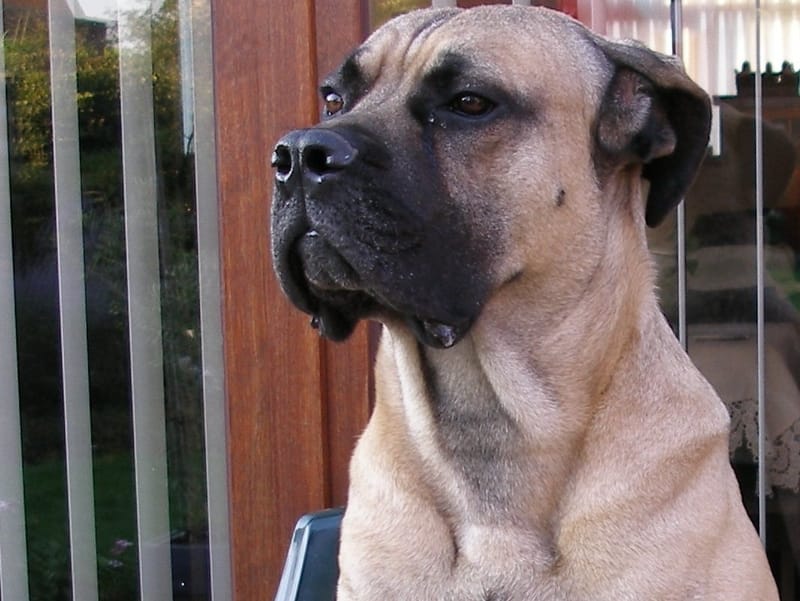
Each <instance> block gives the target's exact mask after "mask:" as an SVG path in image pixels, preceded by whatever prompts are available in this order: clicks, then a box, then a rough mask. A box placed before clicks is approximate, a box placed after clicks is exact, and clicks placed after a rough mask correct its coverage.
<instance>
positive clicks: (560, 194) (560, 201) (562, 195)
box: [556, 188, 567, 207]
mask: <svg viewBox="0 0 800 601" xmlns="http://www.w3.org/2000/svg"><path fill="white" fill-rule="evenodd" d="M566 199H567V193H566V191H565V190H564V189H563V188H561V189H560V190H559V191H558V196H557V197H556V206H557V207H560V206H562V205H563V204H564V201H565V200H566Z"/></svg>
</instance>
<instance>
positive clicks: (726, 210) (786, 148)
mask: <svg viewBox="0 0 800 601" xmlns="http://www.w3.org/2000/svg"><path fill="white" fill-rule="evenodd" d="M592 4H593V7H594V9H595V10H594V11H593V12H595V13H597V14H601V15H602V14H607V15H612V14H613V15H614V16H615V19H616V21H614V20H612V19H611V17H608V18H609V22H608V23H607V26H608V27H607V29H608V33H611V34H618V35H623V36H630V37H637V38H639V39H641V40H643V41H645V42H646V43H649V44H650V45H652V46H654V47H656V48H657V49H659V50H662V51H665V50H669V48H668V47H667V48H664V47H659V44H658V43H657V40H658V36H656V38H652V36H648V35H643V34H642V32H643V31H651V30H652V27H651V25H649V24H648V23H652V20H651V19H650V18H649V17H646V16H645V15H643V14H642V10H643V7H644V6H646V5H645V4H644V3H641V2H634V1H632V2H628V3H625V2H622V3H620V2H613V3H604V2H593V3H592ZM678 4H679V6H680V7H681V17H682V31H681V39H680V41H681V42H682V49H681V50H682V57H683V60H684V63H685V64H686V67H687V70H688V71H689V73H690V74H691V75H692V77H693V78H695V79H696V80H697V81H698V82H699V83H700V84H701V85H702V86H703V87H704V88H705V89H706V90H707V91H708V92H709V93H710V94H711V95H712V97H713V102H714V105H715V109H716V111H717V113H716V117H715V120H716V123H715V128H714V130H713V131H712V141H711V145H712V147H711V149H710V151H709V156H708V157H707V158H706V160H705V162H704V164H703V166H702V167H701V170H700V173H699V175H698V178H697V180H696V182H695V184H694V186H693V188H692V189H691V190H690V191H689V193H688V194H687V198H686V203H685V241H680V240H678V236H677V224H676V223H670V224H665V225H664V226H662V227H660V228H658V229H657V230H655V231H652V232H649V237H650V243H651V248H652V250H653V252H654V255H655V257H656V260H657V263H658V265H659V284H660V288H661V295H662V301H663V302H662V308H663V310H664V312H665V314H666V315H667V317H668V318H669V319H670V321H671V322H672V323H673V324H677V323H678V322H679V317H680V315H679V313H681V312H682V313H683V317H684V318H685V321H686V326H687V339H688V340H687V342H688V350H689V354H690V356H691V357H692V359H693V360H694V362H695V363H696V364H697V365H698V367H699V368H700V369H701V371H702V372H703V373H704V374H705V376H706V377H707V378H708V380H709V381H710V382H711V384H712V385H713V386H714V387H715V388H716V390H717V392H718V393H719V395H720V397H721V398H722V400H723V401H724V402H725V404H726V406H727V408H728V410H729V412H730V414H731V420H732V421H731V436H730V450H731V459H732V461H733V464H734V467H735V470H736V473H737V476H738V478H739V482H740V485H741V489H742V495H743V498H744V501H745V506H746V508H747V510H748V512H749V514H750V517H751V519H752V521H753V523H754V524H756V525H757V526H759V527H761V529H762V537H763V538H764V539H765V541H766V546H767V552H768V556H769V559H770V563H771V566H772V569H773V572H774V573H775V576H776V580H777V581H778V585H779V588H780V590H781V595H782V599H797V598H798V597H797V594H798V592H797V591H798V586H797V579H798V565H800V538H799V537H800V523H799V522H798V516H800V504H798V503H799V502H800V501H799V500H800V446H798V445H800V439H798V437H797V432H798V429H799V428H800V337H799V336H800V330H799V329H798V326H799V325H800V318H799V316H800V314H799V313H798V309H800V303H799V302H798V301H800V295H798V294H797V290H798V276H799V275H800V271H799V270H798V268H799V267H800V262H798V251H800V244H799V243H798V240H797V232H800V229H798V225H800V222H798V213H797V211H798V209H797V207H800V186H798V182H800V179H799V178H800V169H798V164H799V163H798V151H797V150H798V148H799V147H800V97H798V87H797V78H796V77H797V72H796V68H795V67H794V66H792V64H798V63H800V46H799V45H800V37H798V36H797V35H796V33H797V32H798V31H800V30H799V29H798V28H800V11H799V10H798V7H797V5H796V3H792V2H790V1H787V0H774V1H773V2H768V3H762V5H761V6H762V10H761V15H760V18H761V26H760V28H759V27H758V22H757V11H756V4H755V2H746V1H737V0H732V1H729V2H728V1H725V2H713V3H711V2H704V1H702V0H684V2H682V3H678ZM652 6H653V7H655V6H656V5H655V4H653V5H652ZM659 6H660V7H661V9H658V10H661V12H662V14H661V16H660V17H659V16H656V24H657V26H656V30H662V29H663V28H664V27H668V26H669V23H670V17H669V14H668V11H667V8H668V6H667V4H663V3H659ZM656 8H657V7H656ZM654 41H655V42H656V43H655V44H654V43H653V42H654ZM759 52H760V53H759ZM757 53H759V54H757ZM768 62H770V63H771V65H768V64H767V63H768ZM784 62H786V64H784ZM745 63H746V64H745ZM756 65H760V68H758V67H756ZM779 67H780V68H779ZM749 71H750V72H753V73H748V72H749ZM770 71H772V72H771V73H770ZM779 72H780V73H779ZM762 73H763V74H764V75H763V77H762V75H761V74H762ZM756 78H758V81H759V82H760V86H761V88H762V90H761V95H760V96H758V100H756V92H755V88H756V85H755V82H756ZM759 115H761V116H762V117H763V118H762V119H758V117H759ZM679 248H680V249H681V250H682V251H683V252H684V253H685V263H684V266H685V272H686V276H685V292H683V293H681V292H679V289H678V285H677V281H678V277H677V276H678V267H679V265H678V263H677V261H675V260H674V259H673V257H674V256H675V255H673V254H672V253H677V250H678V249H679ZM759 265H763V269H762V268H760V266H759ZM679 309H680V311H679ZM676 329H677V328H676Z"/></svg>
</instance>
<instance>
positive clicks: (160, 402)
mask: <svg viewBox="0 0 800 601" xmlns="http://www.w3.org/2000/svg"><path fill="white" fill-rule="evenodd" d="M151 11H152V6H151V3H150V2H149V1H147V0H144V1H143V0H137V1H131V0H126V1H120V2H119V3H118V9H117V15H118V35H119V63H120V65H119V66H120V101H121V112H122V164H123V192H124V198H125V243H126V262H127V273H128V320H129V328H130V355H131V357H130V359H131V389H132V398H133V437H134V469H135V481H136V516H137V531H138V544H139V587H140V595H141V599H142V601H169V600H170V599H172V573H171V563H170V538H169V509H168V507H169V497H168V489H167V462H166V453H167V449H166V427H165V411H164V367H163V348H162V334H161V292H160V276H159V254H158V216H157V198H158V196H157V194H158V186H157V182H156V177H157V173H156V151H155V132H154V127H155V125H154V111H153V87H152V84H153V72H152V58H151V27H150V18H151V14H152V13H151Z"/></svg>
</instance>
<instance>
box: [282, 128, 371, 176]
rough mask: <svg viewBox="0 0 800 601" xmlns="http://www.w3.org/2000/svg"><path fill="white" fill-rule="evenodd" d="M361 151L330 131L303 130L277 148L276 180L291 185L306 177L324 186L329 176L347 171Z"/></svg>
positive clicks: (283, 139) (292, 133)
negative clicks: (295, 179) (292, 182)
mask: <svg viewBox="0 0 800 601" xmlns="http://www.w3.org/2000/svg"><path fill="white" fill-rule="evenodd" d="M357 154H358V152H357V151H356V149H355V148H353V146H352V144H350V142H348V140H347V139H346V138H345V137H344V136H342V135H341V134H338V133H336V132H335V131H332V130H329V129H318V128H314V129H300V130H297V131H293V132H291V133H289V134H287V135H285V136H284V137H283V138H281V140H280V141H279V142H278V143H277V144H276V145H275V150H274V152H273V153H272V166H273V167H274V168H275V179H277V180H278V181H279V182H281V183H288V182H290V181H291V180H293V179H294V178H297V177H303V178H304V179H307V180H310V181H311V182H314V183H321V182H322V181H323V180H324V178H325V177H324V176H328V175H331V174H334V173H336V172H337V171H341V170H342V169H345V168H346V167H347V166H348V165H350V164H351V163H352V162H353V160H354V159H355V158H356V155H357Z"/></svg>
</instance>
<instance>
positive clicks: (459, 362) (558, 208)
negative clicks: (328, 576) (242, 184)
mask: <svg viewBox="0 0 800 601" xmlns="http://www.w3.org/2000/svg"><path fill="white" fill-rule="evenodd" d="M321 92H322V101H323V115H322V121H321V123H320V124H319V125H317V126H315V127H312V128H309V129H302V130H297V131H293V132H290V133H288V134H286V135H285V136H284V137H283V138H282V139H281V140H280V141H279V142H278V143H277V145H276V147H275V150H274V154H273V159H272V163H273V167H274V169H275V190H274V197H273V205H272V216H271V220H272V223H271V229H272V249H273V260H274V266H275V270H276V273H277V277H278V279H279V281H280V284H281V286H282V290H283V291H284V292H285V294H286V295H287V296H288V298H289V299H290V300H291V301H292V302H293V303H294V304H295V305H296V306H297V307H298V308H299V309H300V310H302V311H304V312H306V313H308V314H310V315H311V316H312V325H313V326H315V327H317V328H318V329H319V331H320V332H321V334H323V335H325V336H327V337H329V338H331V339H333V340H341V339H344V338H346V337H347V336H348V335H349V334H350V332H351V331H352V329H353V327H354V324H356V323H357V322H358V321H359V320H361V319H373V320H377V321H379V322H381V323H382V324H383V326H384V328H383V330H384V333H383V335H382V340H381V343H380V345H379V349H378V352H377V358H376V368H375V369H376V403H375V409H374V412H373V415H372V417H371V419H370V421H369V424H368V426H367V428H366V430H365V432H364V433H363V436H362V437H361V438H360V439H359V441H358V444H357V448H356V450H355V453H354V456H353V458H352V462H351V472H350V478H351V481H350V491H349V499H348V505H347V509H346V513H345V517H344V520H343V524H342V532H341V547H340V555H339V564H340V578H339V583H338V593H337V594H338V597H337V598H338V599H339V600H340V601H375V600H380V601H390V600H391V601H394V600H404V601H522V600H524V601H534V600H535V601H584V600H585V601H589V600H591V601H602V600H608V601H624V600H630V601H644V600H648V601H654V600H661V601H666V600H674V601H687V600H690V599H692V600H702V601H712V600H718V601H723V600H724V601H736V600H741V601H745V600H747V601H768V600H777V598H778V596H777V592H776V587H775V584H774V581H773V579H772V576H771V574H770V570H769V566H768V564H767V561H766V557H765V554H764V551H763V550H762V547H761V545H760V542H759V539H758V536H757V535H756V532H755V530H754V528H753V526H752V524H751V523H750V521H749V519H748V516H747V514H746V512H745V510H744V508H743V506H742V502H741V496H740V493H739V489H738V486H737V482H736V479H735V477H734V473H733V471H732V469H731V467H730V464H729V460H728V447H727V444H728V415H727V412H726V410H725V408H724V406H723V404H722V403H721V401H720V399H719V397H718V396H717V395H716V394H715V392H714V390H713V389H712V387H711V386H710V385H709V384H708V383H707V381H706V380H705V379H704V378H703V376H702V375H701V374H700V373H699V372H698V370H697V369H696V368H695V367H694V366H693V365H692V363H691V362H690V360H689V358H688V357H687V355H686V354H685V352H684V351H683V349H682V348H681V346H680V344H679V343H678V341H677V340H676V338H675V336H674V335H673V332H672V331H671V330H670V328H669V326H668V324H667V323H666V321H665V319H664V317H663V316H662V314H661V312H660V310H659V305H658V300H657V296H656V292H655V290H654V273H653V272H654V269H653V267H652V263H651V257H650V255H649V253H648V248H647V242H646V237H645V232H646V225H649V226H654V225H657V224H658V223H660V222H661V221H662V220H663V218H664V217H665V216H666V215H667V214H668V213H669V211H670V210H671V209H672V208H673V207H674V205H676V204H677V203H678V202H679V201H680V199H681V197H682V196H683V194H684V193H685V191H686V190H687V188H688V187H689V185H690V184H691V182H692V179H693V176H694V173H695V171H696V169H697V167H698V165H699V164H700V162H701V161H702V159H703V158H704V156H705V154H706V147H707V140H708V133H709V124H710V104H709V99H708V97H707V95H706V94H705V93H704V92H703V91H702V90H701V89H700V88H699V87H698V86H697V85H696V84H695V83H694V82H692V81H691V80H690V79H689V78H688V76H687V75H686V74H685V72H684V70H683V68H682V67H681V66H680V63H679V62H678V61H677V60H676V59H673V58H670V57H667V56H664V55H660V54H657V53H655V52H652V51H651V50H648V49H646V48H645V47H644V46H642V45H640V44H638V43H634V42H617V41H611V40H608V39H606V38H603V37H600V36H598V35H596V34H594V33H592V32H590V31H589V30H587V29H586V28H584V27H583V26H582V25H581V24H580V23H578V22H577V21H575V20H573V19H571V18H569V17H566V16H564V15H561V14H559V13H557V12H554V11H550V10H547V9H539V8H530V7H521V6H491V7H488V6H487V7H479V8H474V9H470V10H466V11H462V10H460V9H426V10H421V11H417V12H411V13H408V14H406V15H403V16H400V17H398V18H396V19H394V20H392V21H390V22H389V23H387V24H386V25H384V26H382V27H381V28H380V29H378V30H377V31H376V32H375V33H374V34H373V35H372V36H371V37H369V39H368V40H367V41H366V42H365V43H364V44H363V45H362V46H360V47H359V48H358V49H357V50H355V51H354V52H353V53H352V54H351V55H350V56H349V57H348V58H347V59H346V60H345V61H344V63H343V64H342V66H341V67H340V68H339V69H338V70H337V71H336V72H335V73H333V74H332V75H331V76H330V77H328V78H327V79H326V80H325V81H324V83H323V85H322V87H321Z"/></svg>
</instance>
